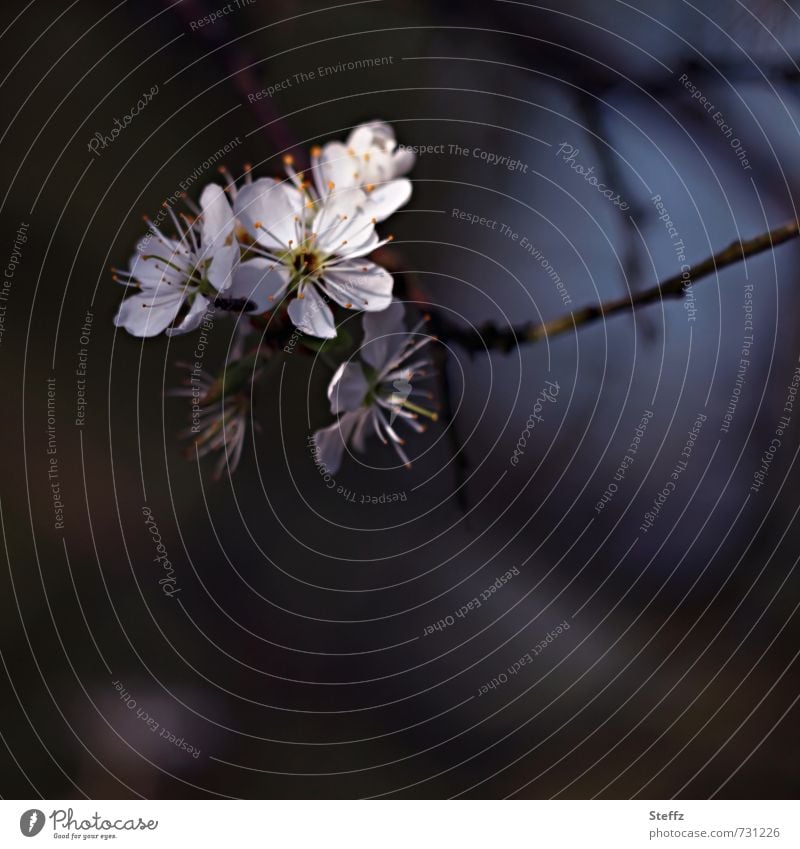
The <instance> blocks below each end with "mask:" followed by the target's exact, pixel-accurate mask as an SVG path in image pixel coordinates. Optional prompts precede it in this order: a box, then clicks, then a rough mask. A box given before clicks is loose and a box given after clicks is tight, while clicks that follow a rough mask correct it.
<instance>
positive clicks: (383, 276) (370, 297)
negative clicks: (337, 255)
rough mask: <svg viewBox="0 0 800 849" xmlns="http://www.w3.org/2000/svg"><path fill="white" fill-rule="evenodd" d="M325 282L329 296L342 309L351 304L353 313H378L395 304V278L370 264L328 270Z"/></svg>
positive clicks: (366, 262) (363, 261) (361, 263)
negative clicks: (359, 311)
mask: <svg viewBox="0 0 800 849" xmlns="http://www.w3.org/2000/svg"><path fill="white" fill-rule="evenodd" d="M322 279H323V282H324V285H325V290H326V292H327V293H328V294H329V295H330V297H331V298H333V299H334V300H335V301H336V302H337V303H339V304H341V305H342V306H346V305H347V304H348V303H350V304H352V308H353V309H361V310H367V311H368V312H377V311H379V310H385V309H386V308H387V307H388V306H389V304H391V302H392V287H393V286H394V279H393V278H392V275H391V274H389V272H388V271H387V270H386V269H385V268H381V266H379V265H375V263H374V262H369V260H361V261H359V262H358V263H357V264H356V263H354V264H353V265H347V266H339V267H337V268H334V269H326V270H325V271H324V272H323V278H322Z"/></svg>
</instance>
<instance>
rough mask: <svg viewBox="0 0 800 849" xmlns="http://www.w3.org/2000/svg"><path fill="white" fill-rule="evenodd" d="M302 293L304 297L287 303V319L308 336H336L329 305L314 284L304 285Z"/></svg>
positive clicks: (320, 337) (321, 337) (329, 337)
mask: <svg viewBox="0 0 800 849" xmlns="http://www.w3.org/2000/svg"><path fill="white" fill-rule="evenodd" d="M303 294H304V295H305V297H303V298H295V299H294V300H293V301H292V302H291V303H290V304H289V310H288V312H289V319H290V320H291V322H292V324H294V326H295V327H297V328H298V329H299V330H302V331H303V333H308V335H309V336H316V337H317V338H319V339H333V338H334V337H335V336H336V325H335V324H334V321H333V313H332V312H331V310H330V307H329V306H328V305H327V304H326V303H325V301H324V300H323V298H322V296H321V295H320V294H319V293H318V292H317V290H316V288H315V287H314V286H306V287H305V288H304V290H303Z"/></svg>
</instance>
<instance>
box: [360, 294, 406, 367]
mask: <svg viewBox="0 0 800 849" xmlns="http://www.w3.org/2000/svg"><path fill="white" fill-rule="evenodd" d="M405 311H406V310H405V307H404V306H403V304H401V303H400V301H392V303H391V304H390V305H389V306H388V307H387V308H386V309H385V310H382V311H381V312H369V313H366V315H365V316H364V318H363V325H364V341H363V342H362V343H361V346H362V347H361V351H360V352H359V356H360V357H361V359H362V360H364V362H365V363H367V365H370V366H372V367H373V368H374V369H375V370H376V371H378V372H380V371H382V370H383V368H384V366H386V365H387V364H388V363H390V362H391V361H392V360H393V359H394V358H395V357H396V356H397V355H398V353H399V352H400V349H401V348H402V347H403V345H404V344H405V343H406V341H407V340H408V333H407V331H406V326H405V322H404V321H403V317H404V315H405Z"/></svg>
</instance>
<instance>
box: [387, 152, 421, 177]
mask: <svg viewBox="0 0 800 849" xmlns="http://www.w3.org/2000/svg"><path fill="white" fill-rule="evenodd" d="M416 159H417V157H416V154H415V153H414V151H413V150H408V148H405V147H403V148H401V149H400V150H396V151H395V152H394V153H393V154H392V177H393V178H394V177H402V176H403V174H407V173H408V172H409V171H410V170H411V169H412V168H413V167H414V162H416Z"/></svg>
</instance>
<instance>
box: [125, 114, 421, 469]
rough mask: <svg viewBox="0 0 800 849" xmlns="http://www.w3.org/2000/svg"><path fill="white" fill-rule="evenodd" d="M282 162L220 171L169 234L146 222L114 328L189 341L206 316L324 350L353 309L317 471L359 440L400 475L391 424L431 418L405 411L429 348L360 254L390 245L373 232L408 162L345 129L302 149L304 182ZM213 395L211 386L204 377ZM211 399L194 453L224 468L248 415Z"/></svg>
mask: <svg viewBox="0 0 800 849" xmlns="http://www.w3.org/2000/svg"><path fill="white" fill-rule="evenodd" d="M284 163H285V166H286V173H287V177H286V178H285V179H283V180H278V179H274V178H270V177H262V178H259V179H253V177H252V173H251V172H250V170H249V168H248V169H247V170H246V173H245V177H244V179H243V180H242V182H241V184H240V185H238V186H237V184H236V181H234V180H233V179H232V178H231V177H230V175H229V174H228V173H227V172H226V171H225V170H224V169H223V170H222V174H223V175H224V177H225V179H226V183H227V185H226V186H225V187H224V188H223V187H220V186H218V185H216V184H211V185H209V186H207V187H206V188H205V189H204V190H203V192H202V194H201V195H200V203H199V206H196V207H195V206H190V208H191V211H192V213H193V214H192V215H180V216H178V215H175V213H174V212H173V210H172V208H171V207H170V206H169V205H166V204H165V210H166V213H165V214H166V215H168V216H169V217H170V218H171V221H172V224H173V226H174V231H175V232H174V233H173V234H172V235H165V234H164V233H163V232H162V230H161V228H160V227H159V226H157V225H156V224H155V223H154V222H152V221H149V220H148V226H149V230H150V232H149V233H148V234H147V235H146V236H145V237H144V238H143V239H141V240H140V242H139V243H138V244H137V246H136V252H135V253H134V255H133V257H132V258H131V261H130V264H129V268H128V270H126V271H121V270H118V269H115V279H116V280H117V281H119V282H122V283H123V284H124V285H125V286H127V287H129V288H133V289H135V290H136V291H135V293H134V294H132V295H131V296H130V297H128V298H126V299H125V300H123V301H122V304H121V305H120V308H119V311H118V312H117V315H116V317H115V319H114V323H115V324H116V325H117V326H118V327H122V328H124V329H125V330H127V331H128V332H129V333H131V334H133V335H134V336H140V337H151V336H156V335H158V334H160V333H162V332H164V333H166V334H167V335H168V336H173V335H179V334H184V333H190V332H191V331H193V330H195V329H196V328H198V327H199V326H200V324H201V323H202V322H203V320H204V318H205V317H206V316H207V315H208V314H209V313H212V314H217V313H218V314H225V313H227V314H229V315H230V314H236V315H238V316H241V315H243V314H252V315H253V316H263V315H265V314H276V313H277V312H280V315H281V316H283V315H284V314H285V316H286V317H287V318H288V321H289V322H291V324H292V325H294V327H295V328H296V329H297V330H298V331H300V332H301V333H302V334H303V335H304V336H306V337H315V338H316V339H318V340H323V341H324V340H333V339H336V337H337V335H338V331H337V322H336V312H338V311H339V310H356V311H361V312H363V313H364V319H363V328H364V341H363V344H362V346H361V349H360V351H359V352H358V353H357V355H355V356H357V359H354V358H351V359H349V360H348V361H346V362H343V363H342V364H341V365H340V366H339V368H338V370H337V371H336V374H335V375H334V377H333V380H332V381H331V384H330V387H329V390H328V397H329V399H330V401H331V412H332V413H334V414H336V415H339V418H338V419H337V421H336V422H334V424H333V425H331V426H330V427H328V428H325V429H324V430H322V431H318V432H317V433H316V434H315V436H314V441H315V446H316V455H317V462H318V463H319V464H320V465H321V466H322V467H323V468H325V469H326V470H327V471H329V472H333V471H335V470H337V469H338V467H339V464H340V461H341V457H342V454H343V450H344V447H345V444H346V443H349V444H350V445H352V447H353V448H355V449H356V450H358V451H361V450H363V445H364V439H365V437H366V435H367V432H368V431H370V432H374V433H375V434H376V435H377V436H378V437H379V438H380V439H381V440H382V441H383V442H384V443H387V444H391V445H393V446H394V447H395V449H396V451H397V453H398V455H399V457H400V458H401V460H402V461H403V463H405V464H408V458H407V456H406V454H405V452H404V451H403V448H402V445H403V440H402V438H401V437H400V436H399V435H398V434H397V432H396V430H395V420H396V419H398V418H399V419H400V420H402V421H404V422H406V423H408V424H409V425H411V427H412V428H414V429H415V430H422V425H421V424H419V422H418V421H417V419H418V417H419V416H420V415H424V416H428V417H429V418H435V413H432V412H430V411H428V410H426V409H424V408H422V407H420V406H419V405H418V404H417V403H416V402H415V401H413V400H411V399H412V396H414V395H415V394H417V390H414V388H413V387H412V385H411V379H412V378H414V377H417V376H419V375H420V374H421V373H424V367H425V366H427V365H428V363H427V361H426V360H424V359H419V358H416V357H415V353H416V352H417V351H419V350H420V348H421V347H423V346H424V345H425V344H427V343H428V342H429V341H430V340H431V337H429V336H426V335H425V334H422V333H421V332H420V327H421V326H422V325H418V326H417V327H415V328H414V330H412V331H410V332H409V331H407V330H406V328H405V325H404V308H403V306H402V305H401V304H399V303H398V302H397V301H395V300H394V299H393V293H392V290H393V284H394V281H393V278H392V275H391V274H390V273H389V272H388V271H387V270H386V269H385V268H383V267H381V266H380V265H377V264H376V263H374V262H372V261H371V260H369V259H367V256H368V255H369V254H371V253H372V252H373V251H375V250H376V249H377V248H379V247H381V245H384V244H386V243H387V242H389V241H391V238H392V237H391V236H389V237H387V238H383V239H382V238H381V237H380V236H379V235H378V233H377V231H376V225H377V224H378V223H380V222H383V221H384V220H385V219H386V218H388V217H389V216H390V215H391V214H392V213H394V212H395V211H396V210H397V209H399V208H400V207H401V206H403V205H404V204H405V203H407V201H408V200H409V198H410V197H411V181H410V180H408V179H407V178H406V177H405V176H404V175H405V174H406V173H407V172H408V171H409V169H410V168H411V167H412V165H413V164H414V154H413V153H411V152H409V151H406V150H403V149H397V142H396V140H395V137H394V132H393V131H392V128H391V127H390V126H389V125H387V124H385V123H383V122H380V121H373V122H370V123H368V124H362V125H360V126H358V127H356V128H355V129H354V130H353V131H352V132H351V134H350V136H349V137H348V139H347V141H345V142H339V141H331V142H328V143H327V144H325V145H324V146H323V147H314V148H312V149H311V151H310V157H309V167H308V168H307V169H306V170H305V171H302V172H298V171H296V170H295V168H294V161H293V159H292V158H291V157H285V158H284ZM146 220H147V219H146ZM239 332H240V330H239ZM237 347H238V348H241V346H237ZM228 366H230V363H229V364H228ZM228 371H229V369H228ZM243 371H244V370H243V369H239V372H243ZM212 383H213V385H214V386H218V385H219V384H218V383H217V382H214V381H212V379H211V378H209V380H208V385H209V386H211V385H212ZM243 388H244V387H233V389H234V390H237V389H239V390H241V389H243ZM225 391H226V392H228V388H227V386H226V390H225ZM184 394H186V393H184ZM218 395H219V393H217V392H215V393H206V395H205V397H204V399H203V402H204V408H203V419H202V420H203V424H204V427H203V430H202V432H201V433H200V436H199V438H198V439H197V440H196V442H197V443H198V444H200V445H201V446H203V447H209V446H211V447H213V448H215V449H224V451H225V456H226V462H227V465H228V466H229V467H230V468H233V466H235V463H236V461H237V460H238V457H239V456H240V455H241V449H242V440H243V438H244V437H243V435H244V431H245V424H246V418H245V417H246V415H247V414H248V412H249V404H248V403H246V401H245V398H244V394H243V393H242V392H240V397H239V398H238V399H237V403H234V404H232V403H231V399H230V396H229V397H228V398H227V400H226V399H225V398H224V397H222V396H219V397H218ZM223 395H224V393H223ZM215 407H218V408H219V415H218V416H214V415H212V412H211V411H212V410H213V409H215ZM231 411H234V413H233V415H236V416H237V418H238V420H237V421H236V422H232V421H231V420H230V416H231V415H232V412H231ZM226 416H227V419H226ZM195 432H196V431H195ZM231 434H233V435H235V438H234V439H233V441H234V442H235V444H233V445H231V444H229V441H228V438H227V437H228V436H230V435H231Z"/></svg>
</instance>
